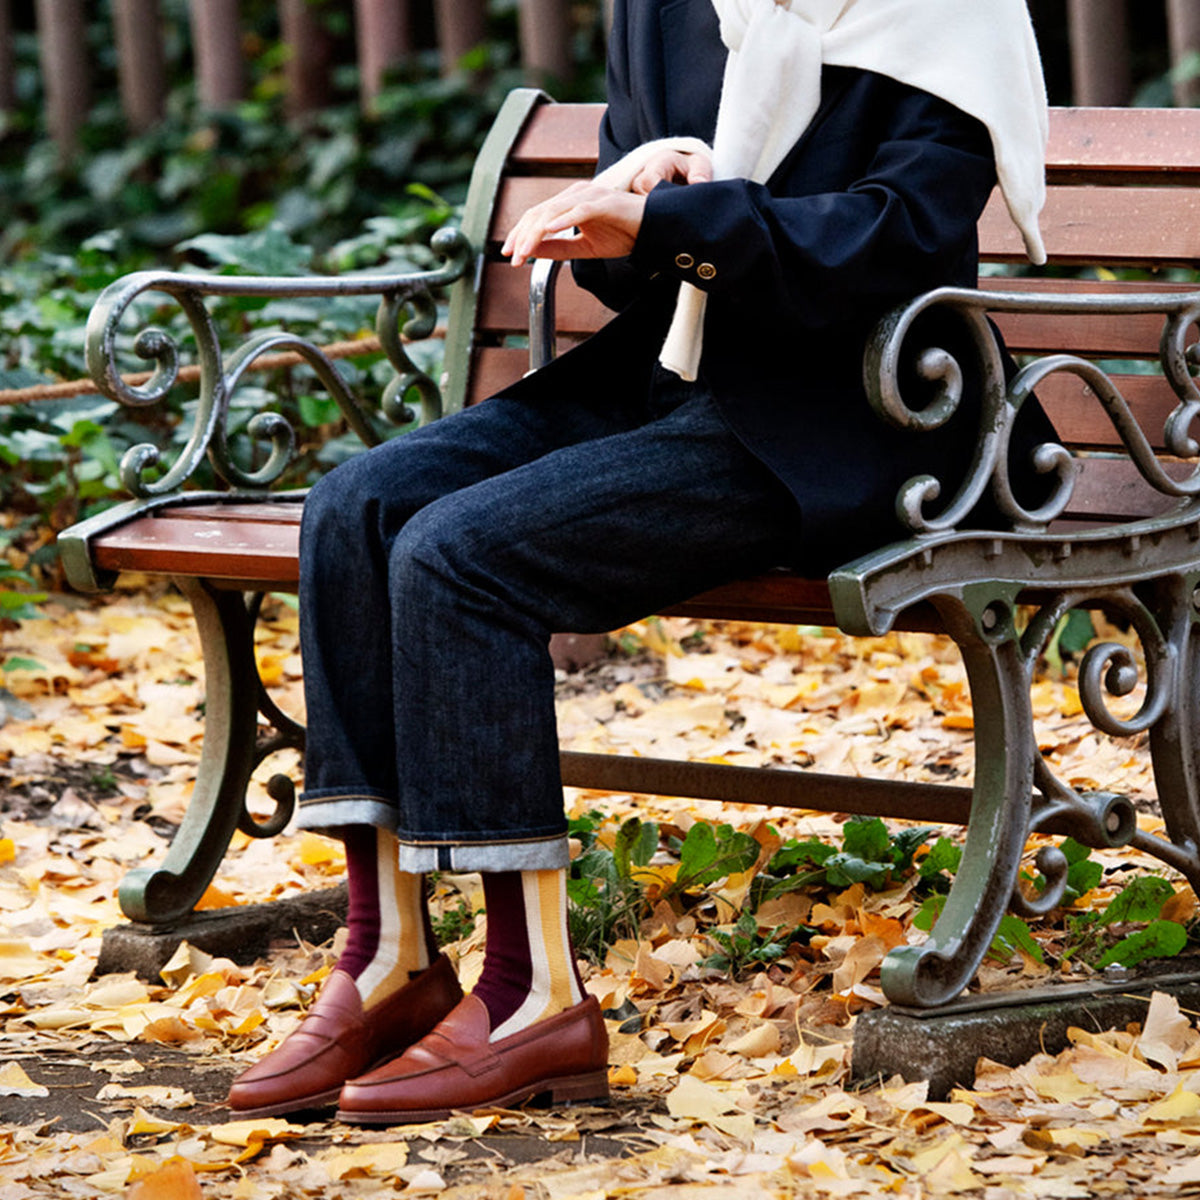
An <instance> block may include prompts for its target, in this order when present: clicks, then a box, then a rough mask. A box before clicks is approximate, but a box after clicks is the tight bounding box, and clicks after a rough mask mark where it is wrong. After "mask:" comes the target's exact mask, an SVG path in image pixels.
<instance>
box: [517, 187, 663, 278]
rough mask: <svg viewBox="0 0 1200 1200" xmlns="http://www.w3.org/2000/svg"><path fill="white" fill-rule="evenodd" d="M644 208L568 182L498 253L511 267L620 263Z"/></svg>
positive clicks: (631, 199)
mask: <svg viewBox="0 0 1200 1200" xmlns="http://www.w3.org/2000/svg"><path fill="white" fill-rule="evenodd" d="M645 208H646V198H645V196H642V195H635V194H634V193H632V192H618V191H615V190H614V189H612V188H610V187H606V186H604V185H603V184H598V183H595V182H593V181H591V180H587V181H581V182H579V183H573V184H571V186H570V187H568V188H565V189H564V190H563V191H561V192H559V193H558V195H556V196H551V198H550V199H549V200H543V201H542V203H541V204H535V205H534V206H533V208H531V209H529V211H528V212H526V213H525V214H524V215H523V216H522V217H521V219H520V220H519V221H518V222H517V223H516V225H514V226H513V228H512V229H511V231H510V232H509V234H508V237H507V238H505V239H504V246H503V248H502V249H501V251H500V252H501V254H507V255H512V265H513V266H514V267H519V266H521V265H522V263H524V262H526V261H527V260H529V259H531V258H554V259H570V258H621V257H622V256H624V255H626V254H628V253H629V252H630V251H631V250H632V249H633V243H634V242H635V241H636V240H637V235H638V230H639V229H641V227H642V215H643V213H644V211H645ZM571 230H573V231H574V232H569V231H571Z"/></svg>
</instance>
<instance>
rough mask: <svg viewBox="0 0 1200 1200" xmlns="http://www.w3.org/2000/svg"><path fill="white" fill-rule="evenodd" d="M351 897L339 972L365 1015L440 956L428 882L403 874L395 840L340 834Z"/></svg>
mask: <svg viewBox="0 0 1200 1200" xmlns="http://www.w3.org/2000/svg"><path fill="white" fill-rule="evenodd" d="M341 833H342V840H343V842H344V843H345V846H346V878H347V881H348V887H349V892H350V904H349V911H348V913H347V917H346V926H347V933H348V935H349V936H348V937H347V939H346V945H345V947H344V949H343V950H342V953H341V956H340V957H339V958H338V963H337V965H338V968H339V969H340V970H342V971H345V972H346V974H348V975H349V976H350V977H351V978H352V979H353V980H354V982H355V984H356V985H357V986H358V993H359V995H360V996H361V997H362V1003H363V1008H364V1009H369V1008H371V1007H372V1006H374V1005H376V1004H378V1003H379V1002H380V1001H381V1000H386V999H387V998H388V997H389V996H390V995H392V994H393V993H394V992H396V991H398V990H399V989H400V988H402V987H403V986H404V985H405V984H406V983H407V982H408V981H409V978H410V976H411V974H412V972H414V971H421V970H424V968H425V967H427V966H429V964H430V963H431V962H432V961H433V960H434V958H435V957H436V956H437V940H436V939H435V938H434V936H433V928H432V926H431V925H430V922H429V909H428V906H427V905H426V903H425V877H424V876H423V875H413V874H410V873H409V872H407V871H401V870H400V868H399V866H398V862H399V860H398V857H397V844H396V837H395V835H394V834H393V833H390V832H389V831H388V830H385V829H377V828H375V826H373V825H348V826H346V827H345V828H343V829H342V830H341Z"/></svg>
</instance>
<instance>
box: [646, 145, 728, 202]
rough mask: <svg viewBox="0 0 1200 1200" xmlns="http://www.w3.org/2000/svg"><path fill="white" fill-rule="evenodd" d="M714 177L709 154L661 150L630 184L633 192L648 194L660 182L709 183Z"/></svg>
mask: <svg viewBox="0 0 1200 1200" xmlns="http://www.w3.org/2000/svg"><path fill="white" fill-rule="evenodd" d="M712 177H713V165H712V159H711V158H710V157H709V156H708V155H707V154H698V153H688V152H686V151H683V150H660V151H659V152H658V153H657V154H655V155H654V156H653V157H651V158H649V159H647V160H646V164H645V166H643V167H642V169H641V170H640V171H639V172H638V173H637V175H635V176H634V179H633V182H632V183H631V184H630V185H629V190H630V191H631V192H636V193H638V195H640V196H648V195H649V194H650V193H651V192H652V191H653V190H654V189H655V188H656V187H657V186H658V185H659V184H660V183H663V182H664V181H665V182H667V183H709V182H710V181H711V180H712Z"/></svg>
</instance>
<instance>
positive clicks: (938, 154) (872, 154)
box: [522, 0, 1053, 569]
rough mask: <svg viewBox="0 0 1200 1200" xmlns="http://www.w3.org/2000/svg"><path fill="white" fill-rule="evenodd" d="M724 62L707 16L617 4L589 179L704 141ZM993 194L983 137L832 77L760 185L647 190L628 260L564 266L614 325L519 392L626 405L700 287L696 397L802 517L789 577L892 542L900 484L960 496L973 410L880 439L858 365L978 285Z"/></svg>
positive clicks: (687, 3)
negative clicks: (909, 310) (982, 227)
mask: <svg viewBox="0 0 1200 1200" xmlns="http://www.w3.org/2000/svg"><path fill="white" fill-rule="evenodd" d="M725 56H726V54H725V48H724V46H723V45H722V43H721V40H720V37H719V33H718V26H717V19H716V15H715V12H714V9H713V6H712V3H711V0H617V3H616V6H615V12H614V21H613V27H612V34H611V39H610V48H609V61H608V109H607V113H606V116H605V118H604V121H603V124H602V127H601V132H600V165H601V167H603V166H606V165H608V164H609V163H610V162H613V161H615V160H616V159H617V158H619V157H620V156H621V155H622V154H624V153H625V152H626V151H628V150H630V149H631V148H633V147H634V146H636V145H639V144H640V143H642V142H646V141H649V140H651V139H654V138H660V137H666V136H674V135H692V136H696V137H700V138H702V139H704V140H706V141H708V142H711V140H712V135H713V130H714V128H715V122H716V112H717V104H718V100H719V93H720V84H721V75H722V71H723V67H724V61H725ZM994 184H995V166H994V162H993V157H992V148H991V141H990V138H989V135H988V133H987V130H986V129H985V128H984V127H983V126H982V125H981V124H980V123H979V122H978V121H976V120H974V119H973V118H971V117H969V116H967V115H965V114H964V113H962V112H961V111H959V110H958V109H956V108H954V107H952V106H951V105H949V104H947V103H946V102H944V101H942V100H939V99H937V98H935V97H933V96H930V95H928V94H926V93H924V92H920V91H917V90H915V89H913V88H910V87H908V86H906V85H904V84H901V83H899V82H897V81H895V80H892V79H889V78H886V77H884V76H881V75H876V74H872V73H870V72H866V71H861V70H855V69H850V68H838V67H828V66H827V67H826V68H825V69H824V72H823V75H822V97H821V103H820V107H819V109H818V111H817V114H816V116H815V117H814V119H813V121H812V123H811V124H810V126H809V128H808V130H807V131H806V132H805V133H804V135H803V136H802V137H801V139H800V141H799V142H798V143H797V144H796V146H795V147H794V148H793V150H792V151H791V152H790V154H789V155H788V156H787V157H786V159H785V160H784V161H783V162H782V163H781V165H780V166H779V168H778V169H777V170H776V171H775V173H774V175H773V176H772V177H771V178H770V179H769V180H768V181H767V183H766V184H765V185H764V184H757V183H751V182H749V181H747V180H743V179H733V180H722V181H717V182H713V183H704V184H694V185H691V186H686V185H676V184H668V183H663V184H660V185H659V186H658V187H656V188H655V189H654V191H653V192H652V193H651V195H650V196H649V198H648V200H647V204H646V210H645V217H644V220H643V224H642V227H641V230H640V232H639V235H638V238H637V242H636V244H635V246H634V249H633V252H632V254H631V255H630V256H629V258H628V259H622V260H609V261H579V262H577V263H576V264H575V273H576V278H577V279H578V280H579V282H580V283H581V284H582V285H583V286H585V287H587V288H589V289H590V290H592V291H593V292H594V293H595V294H596V295H597V296H599V297H600V299H601V300H603V301H604V302H605V303H606V304H607V305H609V306H610V307H612V308H614V309H617V310H619V315H618V316H616V317H615V318H614V319H613V320H612V321H611V322H609V324H608V325H607V326H605V328H604V329H603V330H601V331H600V332H599V333H598V334H596V335H595V336H594V337H593V338H591V339H589V341H588V342H586V343H584V345H583V346H581V347H579V348H578V349H576V350H573V351H571V352H570V353H568V354H566V355H564V356H562V358H560V359H559V360H557V361H556V362H555V363H553V364H551V366H550V367H548V368H547V369H545V370H544V371H542V372H539V373H538V374H537V375H536V376H532V377H530V379H529V380H527V381H525V384H524V385H522V386H526V387H529V388H530V389H531V390H533V391H535V392H541V391H543V390H544V389H551V390H553V391H559V392H560V394H561V389H564V388H565V387H567V386H568V381H567V380H566V379H564V373H566V372H569V373H570V381H569V387H570V389H571V391H570V393H568V394H574V395H576V396H579V394H580V393H579V390H580V389H581V388H582V389H583V391H584V393H585V394H586V397H587V399H588V400H590V402H595V403H604V402H608V403H620V400H619V397H620V396H621V395H622V393H627V392H628V391H629V390H630V389H631V388H632V389H635V390H638V389H641V390H644V389H645V388H646V387H648V385H649V381H650V380H651V378H652V377H653V372H654V363H655V360H656V357H657V354H658V351H659V349H660V348H661V345H662V340H663V337H664V336H665V332H666V329H667V326H668V324H669V321H670V316H671V313H672V310H673V305H674V298H675V294H676V291H677V284H678V282H679V281H681V280H686V281H687V282H689V283H693V284H695V285H696V286H698V287H701V288H703V289H704V290H705V291H706V292H707V293H708V297H709V299H708V316H707V321H706V328H705V340H704V353H703V357H702V359H701V365H700V373H701V377H702V379H703V380H704V382H705V383H706V384H707V385H708V386H709V387H710V388H711V389H712V391H713V393H714V394H715V396H716V398H717V400H718V402H719V404H720V406H721V410H722V412H723V413H724V415H725V417H726V419H727V420H728V422H729V424H730V426H731V428H732V429H733V431H734V432H735V433H736V434H737V436H738V437H739V438H740V439H741V441H742V442H743V443H744V444H745V445H746V446H747V447H748V448H749V449H750V450H751V451H752V452H753V453H754V454H755V455H756V456H758V457H759V458H760V459H761V460H762V461H763V462H764V463H766V464H767V465H768V466H769V467H770V468H771V470H772V471H773V472H774V473H775V474H776V475H777V476H778V477H779V479H781V480H782V481H783V483H784V484H786V486H787V487H788V489H789V490H790V491H791V493H792V494H793V496H794V497H795V498H796V499H797V501H798V502H799V504H800V509H801V520H802V530H801V533H802V539H801V554H800V559H801V560H802V561H803V562H804V563H806V564H807V566H808V567H809V568H810V569H811V568H812V567H813V566H815V565H820V566H821V567H828V566H833V565H836V564H837V563H839V562H844V561H846V560H847V559H848V558H850V557H852V556H853V555H855V554H858V553H863V552H865V551H867V550H869V549H873V548H875V547H877V546H878V545H879V544H881V543H882V542H884V541H888V540H891V539H893V538H895V537H899V536H903V534H904V531H903V529H902V527H901V526H900V524H899V522H898V520H897V519H896V517H895V513H894V501H895V496H896V492H897V490H898V488H899V487H900V485H901V484H902V483H903V482H904V481H905V480H907V479H908V478H910V477H911V476H913V475H915V474H918V473H921V472H926V471H928V472H931V473H933V474H934V475H936V476H938V477H939V478H942V479H943V480H945V481H946V483H947V486H948V487H950V488H953V487H954V486H955V485H957V483H958V482H959V480H960V478H961V474H962V468H965V466H966V464H967V463H968V462H969V461H970V451H971V447H972V443H973V441H974V439H975V438H976V437H977V436H978V425H977V402H976V401H973V400H971V399H969V400H968V401H967V402H966V403H965V404H964V405H963V406H962V409H961V411H960V413H959V414H958V415H957V416H956V417H955V419H954V420H952V421H951V422H950V423H948V425H947V426H945V427H943V428H942V429H940V430H938V431H936V432H934V433H925V434H913V433H909V432H905V431H900V430H896V429H893V428H891V427H889V426H887V425H885V424H884V423H883V422H882V421H881V420H880V419H879V418H878V417H876V416H875V415H874V413H873V412H872V411H871V410H870V407H869V405H868V403H867V400H866V396H865V393H864V390H863V385H862V377H861V372H862V355H863V348H864V345H865V342H866V339H867V336H868V335H869V333H870V331H871V329H872V328H873V326H874V325H875V323H876V322H877V320H878V319H879V317H880V316H882V315H883V313H885V312H886V311H887V310H888V309H890V308H892V307H893V306H895V305H896V304H899V303H901V302H903V301H905V300H907V299H909V298H911V297H913V296H915V295H917V294H918V293H920V292H923V291H925V290H927V289H929V288H932V287H936V286H939V285H942V284H956V285H960V286H968V287H973V286H974V285H975V282H976V276H977V271H978V249H977V239H976V223H977V221H978V219H979V216H980V213H981V212H982V210H983V207H984V205H985V203H986V202H987V199H988V197H989V195H990V193H991V191H992V188H993V186H994ZM937 335H938V344H939V345H943V346H944V347H945V348H946V349H948V350H950V351H951V352H952V353H953V352H954V350H955V349H956V347H957V346H959V345H960V344H964V345H965V343H963V338H964V336H965V335H964V333H963V331H962V330H960V329H957V328H955V327H954V326H953V324H947V325H946V327H945V328H941V329H939V330H938V331H937ZM970 382H971V381H970V380H969V379H968V385H970ZM976 391H977V389H976ZM1024 424H1026V425H1027V426H1029V427H1030V429H1031V431H1032V432H1031V433H1029V434H1027V435H1026V436H1024V437H1019V438H1018V439H1015V440H1016V441H1017V442H1018V443H1019V444H1027V443H1028V442H1029V441H1030V440H1031V439H1032V440H1039V441H1040V440H1042V439H1043V438H1044V437H1046V436H1052V432H1053V431H1052V430H1051V429H1050V428H1049V426H1048V424H1047V423H1046V422H1045V421H1044V418H1042V417H1041V414H1040V413H1038V412H1034V413H1033V414H1032V415H1031V417H1030V418H1029V419H1028V420H1027V421H1025V422H1024ZM948 464H961V466H960V467H959V473H958V476H954V475H953V471H952V470H951V472H950V475H951V477H950V478H949V479H947V473H948V472H947V467H948ZM952 494H953V492H952V491H946V490H944V491H943V497H944V498H949V496H950V495H952ZM981 519H983V520H987V519H988V518H987V517H986V515H985V516H984V517H982V518H981Z"/></svg>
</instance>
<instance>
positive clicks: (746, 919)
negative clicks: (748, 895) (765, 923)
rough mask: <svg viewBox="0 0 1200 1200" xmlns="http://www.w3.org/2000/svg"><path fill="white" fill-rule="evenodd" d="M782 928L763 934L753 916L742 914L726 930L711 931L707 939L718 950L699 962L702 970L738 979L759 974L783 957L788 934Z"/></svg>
mask: <svg viewBox="0 0 1200 1200" xmlns="http://www.w3.org/2000/svg"><path fill="white" fill-rule="evenodd" d="M792 932H794V931H788V930H785V929H784V928H783V926H779V925H777V926H775V928H774V929H769V930H767V931H765V932H762V931H760V930H759V928H758V922H757V921H756V920H755V918H754V915H753V914H752V913H749V912H743V913H742V914H741V916H739V917H738V919H737V921H736V922H735V923H734V924H733V925H732V926H730V927H729V928H728V929H710V930H709V931H708V934H707V936H708V938H709V939H710V940H711V941H713V942H715V943H716V945H717V949H716V950H714V951H713V953H712V954H710V955H709V956H708V957H707V958H705V959H704V960H703V961H702V964H701V965H702V966H705V967H715V968H716V969H717V970H720V971H727V972H728V973H729V974H730V975H731V976H732V977H733V978H735V979H736V978H740V977H741V976H743V975H745V974H747V973H748V972H750V971H756V970H761V969H762V968H763V967H769V966H770V965H771V964H772V963H775V962H778V961H779V959H781V958H782V957H783V956H784V955H785V954H786V953H787V949H788V946H789V944H790V942H791V934H792Z"/></svg>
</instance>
